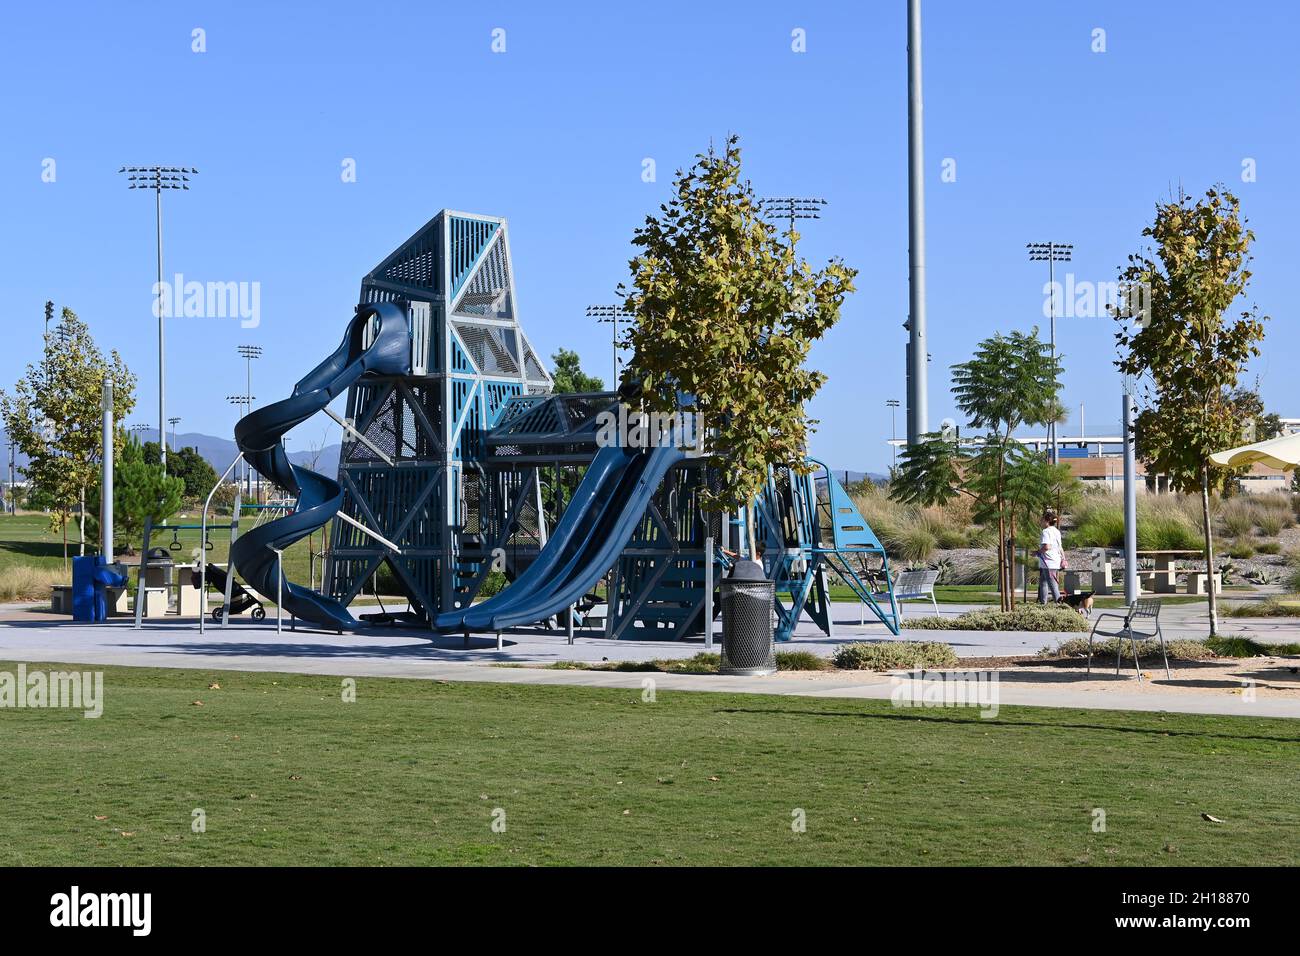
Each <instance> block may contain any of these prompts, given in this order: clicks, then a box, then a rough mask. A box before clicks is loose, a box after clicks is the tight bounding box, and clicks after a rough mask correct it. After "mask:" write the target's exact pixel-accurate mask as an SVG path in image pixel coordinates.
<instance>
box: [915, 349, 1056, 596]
mask: <svg viewBox="0 0 1300 956" xmlns="http://www.w3.org/2000/svg"><path fill="white" fill-rule="evenodd" d="M1060 371H1061V368H1060V360H1059V358H1053V356H1052V354H1051V349H1050V347H1049V346H1048V345H1047V344H1046V343H1044V342H1043V341H1041V340H1040V339H1039V338H1038V330H1037V329H1034V330H1033V331H1032V332H1030V333H1028V334H1026V333H1023V332H1011V333H1008V334H1006V335H1003V334H1001V333H999V334H997V335H994V336H993V337H992V338H988V339H985V340H984V341H983V342H981V343H980V344H979V346H978V348H977V349H976V351H975V355H974V356H973V357H972V358H971V360H970V361H969V362H963V363H961V364H959V365H954V366H953V367H952V381H953V397H954V398H955V399H956V402H957V407H958V408H959V409H961V411H962V412H963V413H965V415H966V416H967V419H968V421H969V423H970V427H971V428H973V429H985V430H986V434H985V436H984V438H983V440H982V442H981V444H980V446H979V447H978V449H977V450H976V451H975V453H974V454H972V455H963V454H962V453H961V450H960V449H959V447H958V445H957V443H956V442H954V441H949V440H947V439H945V438H943V437H940V436H935V435H931V436H927V438H926V440H924V441H922V442H919V443H918V444H916V445H911V446H908V447H907V448H906V449H905V450H904V452H903V456H902V459H901V460H900V462H899V466H898V472H899V476H898V480H897V481H895V482H894V483H893V484H891V486H890V496H891V497H893V498H894V499H896V500H899V501H904V502H910V503H913V504H923V505H930V504H942V503H944V502H946V501H948V500H950V499H951V498H953V497H955V496H956V495H958V494H967V495H970V496H971V497H972V498H974V499H975V502H976V518H977V520H979V521H981V522H985V523H988V524H993V523H996V524H997V529H998V546H997V555H998V591H999V593H1000V594H1001V604H1002V607H1003V609H1004V610H1010V609H1011V608H1012V607H1013V606H1014V602H1015V596H1014V588H1013V583H1014V578H1013V577H1012V569H1013V560H1014V551H1013V546H1012V545H1011V544H1010V542H1012V541H1014V538H1015V527H1016V518H1017V516H1018V515H1019V516H1024V515H1025V514H1026V513H1028V512H1029V511H1030V510H1031V509H1041V508H1042V507H1043V506H1044V505H1045V504H1047V503H1048V502H1049V501H1050V500H1051V498H1050V497H1045V496H1046V495H1049V494H1050V493H1051V492H1053V491H1054V490H1055V489H1056V487H1057V485H1058V484H1059V482H1060V481H1061V480H1062V473H1061V472H1060V471H1059V469H1052V467H1051V465H1050V464H1049V463H1048V462H1047V459H1046V456H1044V455H1042V454H1041V453H1039V452H1035V451H1032V450H1030V449H1028V448H1026V447H1025V446H1024V445H1022V444H1021V443H1020V442H1019V441H1017V440H1016V439H1015V438H1014V437H1013V436H1014V434H1015V431H1016V429H1017V428H1020V427H1021V426H1023V425H1045V424H1046V423H1047V422H1048V421H1050V420H1052V419H1053V418H1054V417H1055V416H1056V415H1059V414H1060V403H1059V402H1058V400H1057V398H1056V393H1057V379H1058V378H1059V377H1060Z"/></svg>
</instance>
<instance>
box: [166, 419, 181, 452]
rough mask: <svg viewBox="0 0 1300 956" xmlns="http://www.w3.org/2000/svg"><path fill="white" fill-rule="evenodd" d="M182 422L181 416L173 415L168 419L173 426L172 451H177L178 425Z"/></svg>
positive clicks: (168, 422)
mask: <svg viewBox="0 0 1300 956" xmlns="http://www.w3.org/2000/svg"><path fill="white" fill-rule="evenodd" d="M180 423H181V420H180V418H179V416H176V415H173V416H172V417H171V418H169V419H167V424H168V425H170V426H171V427H172V451H173V452H174V451H176V426H177V425H179V424H180Z"/></svg>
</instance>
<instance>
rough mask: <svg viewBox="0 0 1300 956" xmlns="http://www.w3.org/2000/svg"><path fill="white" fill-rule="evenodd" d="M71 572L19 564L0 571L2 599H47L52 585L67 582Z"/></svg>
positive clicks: (69, 579) (0, 599) (0, 597)
mask: <svg viewBox="0 0 1300 956" xmlns="http://www.w3.org/2000/svg"><path fill="white" fill-rule="evenodd" d="M71 580H72V574H71V572H68V573H67V574H64V572H63V571H61V570H55V569H54V568H33V567H28V566H27V565H23V564H18V565H13V566H11V567H8V568H5V569H4V570H3V571H0V601H46V600H49V597H50V585H52V584H67V583H69V582H70V581H71Z"/></svg>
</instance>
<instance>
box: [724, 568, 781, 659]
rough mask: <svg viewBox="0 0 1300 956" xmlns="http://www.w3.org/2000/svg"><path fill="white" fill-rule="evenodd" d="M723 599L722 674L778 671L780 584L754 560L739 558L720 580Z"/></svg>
mask: <svg viewBox="0 0 1300 956" xmlns="http://www.w3.org/2000/svg"><path fill="white" fill-rule="evenodd" d="M718 590H719V597H720V599H721V602H722V666H721V667H720V668H719V673H721V674H734V675H739V676H743V677H762V676H764V675H766V674H772V673H775V671H776V643H775V640H774V637H773V631H772V608H773V603H774V600H775V598H776V584H775V583H774V582H772V581H769V580H768V579H767V578H766V577H765V576H764V575H763V569H762V568H761V567H760V566H759V565H758V564H757V563H756V562H754V561H737V562H736V564H735V566H734V567H733V568H732V569H731V574H729V575H728V576H727V577H725V578H723V579H722V580H721V581H720V582H718Z"/></svg>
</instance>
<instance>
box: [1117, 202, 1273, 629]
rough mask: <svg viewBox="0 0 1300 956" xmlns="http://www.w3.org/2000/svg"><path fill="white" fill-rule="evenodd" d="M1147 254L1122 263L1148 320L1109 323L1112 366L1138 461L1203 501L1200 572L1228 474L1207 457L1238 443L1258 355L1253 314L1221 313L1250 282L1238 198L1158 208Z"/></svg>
mask: <svg viewBox="0 0 1300 956" xmlns="http://www.w3.org/2000/svg"><path fill="white" fill-rule="evenodd" d="M1142 235H1143V236H1145V237H1148V238H1149V239H1151V240H1152V241H1153V243H1154V248H1153V249H1152V248H1148V249H1147V250H1145V251H1142V252H1139V253H1136V254H1134V255H1131V256H1129V264H1128V266H1127V267H1125V268H1124V269H1123V270H1122V271H1121V272H1120V279H1121V281H1122V282H1124V283H1125V284H1127V285H1129V286H1130V287H1141V288H1143V289H1145V290H1146V291H1147V303H1146V313H1145V315H1142V316H1137V318H1140V319H1141V321H1138V322H1136V323H1135V322H1134V321H1133V319H1134V318H1135V316H1134V314H1133V313H1132V311H1131V310H1124V311H1123V312H1121V313H1119V314H1117V315H1116V318H1117V319H1118V320H1119V324H1120V328H1119V331H1118V332H1117V333H1116V336H1115V337H1116V341H1117V343H1118V345H1119V349H1120V353H1121V354H1120V358H1119V359H1118V360H1117V361H1116V365H1117V366H1118V367H1119V369H1120V371H1121V372H1123V373H1124V374H1125V375H1126V376H1131V377H1132V380H1133V381H1134V382H1135V383H1136V385H1137V387H1136V388H1135V391H1136V396H1135V397H1136V400H1137V403H1138V406H1139V411H1138V415H1137V420H1136V422H1135V438H1136V444H1137V453H1138V454H1139V455H1140V456H1141V457H1142V458H1143V459H1144V460H1145V461H1146V462H1147V463H1148V467H1149V468H1150V469H1151V470H1153V471H1156V472H1159V473H1162V474H1165V475H1168V476H1169V480H1170V484H1171V485H1172V486H1173V487H1174V488H1176V489H1178V490H1183V491H1191V490H1193V489H1197V490H1199V492H1200V495H1201V520H1202V528H1203V530H1204V532H1205V563H1206V566H1207V568H1210V569H1213V567H1214V539H1213V535H1212V532H1213V528H1212V526H1211V521H1210V492H1211V491H1212V490H1214V489H1217V488H1219V487H1221V486H1222V484H1223V482H1224V481H1225V480H1227V479H1228V478H1229V477H1230V476H1231V474H1232V472H1231V471H1230V470H1228V469H1223V468H1218V467H1217V466H1215V465H1214V464H1213V463H1211V461H1210V455H1211V454H1213V453H1214V452H1216V451H1222V450H1224V449H1226V448H1231V447H1233V446H1234V445H1237V444H1240V441H1241V421H1240V420H1239V419H1238V409H1237V407H1236V406H1235V405H1234V403H1233V401H1232V397H1231V396H1232V390H1233V389H1235V388H1236V386H1237V377H1238V376H1239V375H1240V374H1241V372H1242V371H1243V370H1244V369H1245V367H1246V363H1247V362H1248V361H1249V360H1250V359H1251V358H1252V357H1254V356H1257V355H1259V342H1260V341H1261V340H1262V339H1263V337H1264V321H1265V320H1266V319H1267V316H1260V315H1259V313H1258V310H1257V309H1255V308H1253V307H1252V308H1250V309H1248V310H1245V311H1241V312H1238V313H1237V314H1236V316H1235V318H1231V319H1230V318H1228V310H1229V309H1231V308H1232V307H1233V304H1234V303H1235V302H1236V301H1237V299H1238V298H1239V297H1240V296H1242V295H1243V294H1244V293H1245V291H1246V288H1247V286H1248V285H1249V283H1250V277H1251V272H1250V269H1249V263H1250V259H1251V256H1250V244H1251V242H1253V241H1254V238H1255V235H1254V233H1253V232H1252V231H1251V230H1250V229H1248V228H1247V227H1246V221H1245V220H1244V219H1243V218H1242V215H1241V206H1240V203H1239V202H1238V201H1237V198H1236V197H1235V196H1233V195H1232V194H1231V193H1229V192H1224V191H1221V190H1219V189H1210V190H1207V191H1206V193H1205V197H1204V198H1203V199H1200V200H1197V201H1193V200H1192V199H1191V198H1190V197H1189V196H1187V195H1185V194H1181V193H1180V194H1179V196H1178V197H1177V198H1176V199H1172V200H1170V201H1168V202H1161V203H1157V204H1156V212H1155V221H1154V222H1153V223H1152V225H1150V226H1148V227H1147V228H1146V229H1144V230H1142ZM1209 612H1210V634H1211V635H1215V634H1217V633H1218V629H1219V623H1218V600H1217V595H1216V594H1215V592H1214V590H1213V589H1210V592H1209Z"/></svg>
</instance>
